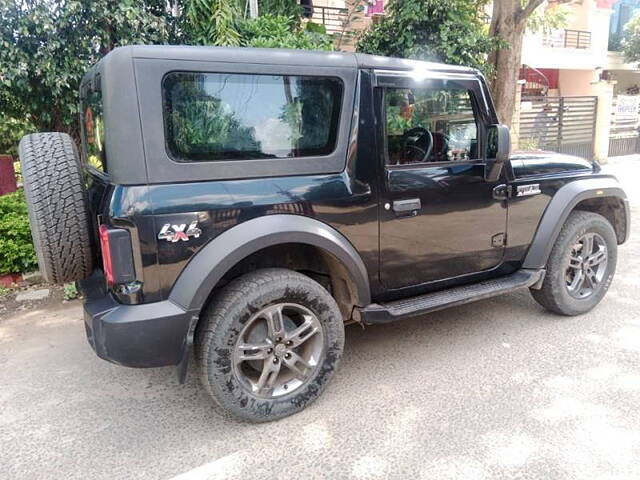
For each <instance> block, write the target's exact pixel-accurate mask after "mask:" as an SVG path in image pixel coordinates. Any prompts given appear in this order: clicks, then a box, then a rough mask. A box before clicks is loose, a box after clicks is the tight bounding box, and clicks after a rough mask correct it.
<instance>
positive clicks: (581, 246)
mask: <svg viewBox="0 0 640 480" xmlns="http://www.w3.org/2000/svg"><path fill="white" fill-rule="evenodd" d="M607 263H608V253H607V244H606V243H605V241H604V238H602V237H601V236H600V235H599V234H597V233H594V232H587V233H585V234H584V235H582V236H581V237H579V238H578V240H577V241H576V243H574V244H573V245H572V246H571V253H570V256H569V265H568V266H567V269H566V271H565V281H566V287H567V291H568V292H569V295H571V296H572V297H574V298H577V299H581V300H582V299H585V298H587V297H590V296H591V295H593V293H594V292H595V291H596V290H597V289H598V287H599V286H600V284H601V283H602V280H603V279H604V275H605V272H606V270H607Z"/></svg>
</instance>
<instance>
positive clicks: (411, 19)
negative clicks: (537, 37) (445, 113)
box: [357, 0, 499, 73]
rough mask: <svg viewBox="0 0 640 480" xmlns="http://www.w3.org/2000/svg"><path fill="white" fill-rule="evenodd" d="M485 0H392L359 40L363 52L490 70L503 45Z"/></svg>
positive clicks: (358, 46)
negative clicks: (487, 18)
mask: <svg viewBox="0 0 640 480" xmlns="http://www.w3.org/2000/svg"><path fill="white" fill-rule="evenodd" d="M486 3H487V2H486V1H485V0H475V1H469V0H412V1H406V0H390V1H389V4H388V6H387V7H386V10H387V15H385V16H384V18H382V19H381V21H379V22H377V23H374V24H373V25H372V26H371V28H370V29H369V30H367V31H365V32H364V33H363V34H362V36H361V37H360V39H359V40H358V45H357V50H358V51H360V52H364V53H373V54H378V55H388V56H395V57H404V58H417V59H421V60H430V61H437V62H444V63H451V64H455V65H466V66H470V67H475V68H479V69H481V70H483V71H485V73H488V72H487V71H486V70H487V62H486V58H487V54H488V53H489V52H491V51H493V50H494V49H495V48H496V46H497V45H498V44H499V41H498V40H497V39H495V38H491V37H490V36H489V33H488V29H487V27H486V25H485V24H484V23H483V21H482V15H481V12H482V11H483V10H482V9H483V7H484V5H485V4H486Z"/></svg>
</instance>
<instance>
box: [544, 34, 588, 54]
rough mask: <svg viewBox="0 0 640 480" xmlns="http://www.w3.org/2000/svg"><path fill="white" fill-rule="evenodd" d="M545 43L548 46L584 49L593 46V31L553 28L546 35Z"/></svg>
mask: <svg viewBox="0 0 640 480" xmlns="http://www.w3.org/2000/svg"><path fill="white" fill-rule="evenodd" d="M543 43H544V45H545V46H547V47H554V48H577V49H581V50H584V49H587V48H590V47H591V32H587V31H585V30H553V31H552V32H550V33H548V34H547V35H546V36H545V37H544V41H543Z"/></svg>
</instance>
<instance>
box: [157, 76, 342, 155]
mask: <svg viewBox="0 0 640 480" xmlns="http://www.w3.org/2000/svg"><path fill="white" fill-rule="evenodd" d="M342 95H343V84H342V82H341V81H340V80H339V79H337V78H333V77H311V76H292V75H249V74H235V73H233V74H230V73H192V72H173V73H170V74H168V75H167V76H166V77H165V79H164V81H163V96H164V121H165V135H166V143H167V148H168V150H169V153H170V154H171V156H172V157H173V158H174V159H176V160H186V161H190V160H191V161H193V160H196V161H205V160H234V159H255V158H287V157H308V156H318V155H328V154H330V153H331V152H332V151H333V150H334V148H335V146H336V138H337V132H338V124H339V120H340V105H341V101H342Z"/></svg>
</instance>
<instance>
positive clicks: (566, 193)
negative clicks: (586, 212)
mask: <svg viewBox="0 0 640 480" xmlns="http://www.w3.org/2000/svg"><path fill="white" fill-rule="evenodd" d="M606 197H617V198H619V199H620V200H622V202H623V204H624V206H625V214H626V222H627V225H626V235H625V239H624V240H625V241H626V240H627V238H628V237H629V230H630V228H629V221H630V215H629V201H628V200H627V195H626V194H625V192H624V190H623V189H622V187H621V186H620V183H618V180H617V179H616V178H615V177H604V178H602V177H600V178H590V179H584V180H575V181H573V182H570V183H568V184H566V185H564V186H563V187H561V188H560V189H559V190H558V191H557V192H556V194H555V195H554V196H553V198H552V199H551V201H550V202H549V205H547V208H546V209H545V211H544V214H543V216H542V220H541V221H540V224H539V225H538V229H537V231H536V233H535V235H534V237H533V241H532V242H531V245H530V247H529V251H528V252H527V255H526V257H525V259H524V263H523V265H522V268H533V269H535V268H545V266H546V264H547V259H548V258H549V255H550V254H551V249H552V248H553V245H554V243H555V241H556V238H558V235H559V234H560V230H561V229H562V226H563V225H564V223H565V221H566V220H567V217H568V216H569V214H570V213H571V212H572V211H573V209H574V208H575V207H576V205H578V203H580V202H582V201H583V200H587V199H589V198H606Z"/></svg>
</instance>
